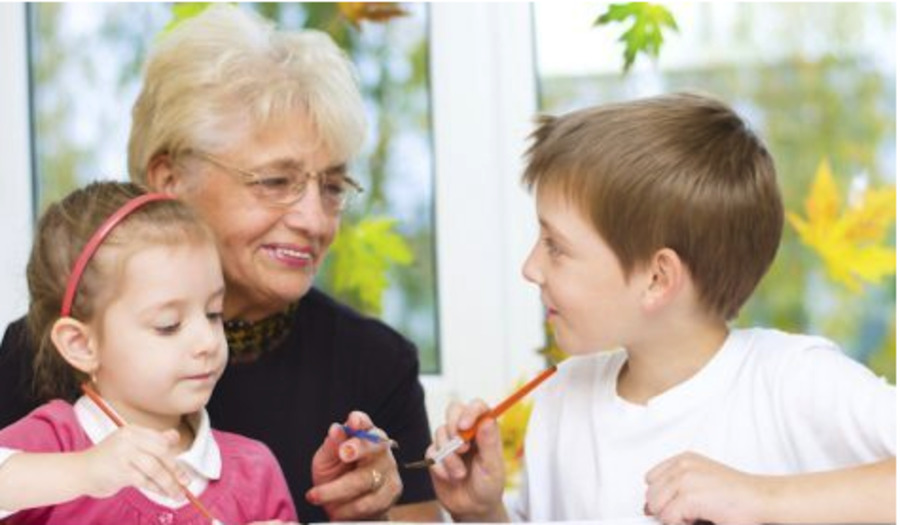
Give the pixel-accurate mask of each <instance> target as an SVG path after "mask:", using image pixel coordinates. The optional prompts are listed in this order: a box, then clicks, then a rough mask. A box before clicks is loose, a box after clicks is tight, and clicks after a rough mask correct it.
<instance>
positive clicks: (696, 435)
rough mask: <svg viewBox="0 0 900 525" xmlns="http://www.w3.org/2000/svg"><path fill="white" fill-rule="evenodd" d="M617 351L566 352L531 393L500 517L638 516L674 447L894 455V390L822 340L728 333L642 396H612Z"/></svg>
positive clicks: (851, 459) (821, 456)
mask: <svg viewBox="0 0 900 525" xmlns="http://www.w3.org/2000/svg"><path fill="white" fill-rule="evenodd" d="M626 359H627V354H626V353H625V352H624V350H619V351H615V352H604V353H600V354H596V355H590V356H581V357H572V358H569V359H567V360H566V361H564V362H563V363H562V365H561V366H560V368H559V371H558V373H557V374H556V377H553V378H551V379H550V380H548V382H547V383H546V384H545V385H543V386H542V388H541V389H540V390H539V391H538V393H537V395H536V401H535V407H534V410H533V412H532V415H531V421H530V423H529V427H528V434H527V436H526V438H525V465H526V468H525V471H524V473H523V483H522V487H521V493H520V495H519V497H518V498H517V499H516V500H515V501H514V502H513V503H512V505H511V508H510V514H511V515H512V516H514V517H515V518H518V519H525V520H540V521H548V520H601V519H610V520H612V519H625V518H638V517H641V516H642V515H643V507H644V502H645V492H646V484H645V482H644V476H645V474H646V473H647V472H648V471H649V470H650V469H652V468H653V467H654V466H656V465H657V464H659V463H660V462H662V461H663V460H665V459H668V458H670V457H672V456H674V455H676V454H679V453H682V452H686V451H693V452H696V453H698V454H702V455H704V456H707V457H709V458H711V459H713V460H715V461H719V462H721V463H724V464H726V465H729V466H730V467H732V468H735V469H737V470H740V471H743V472H747V473H753V474H775V475H777V474H791V473H800V472H810V471H819V470H832V469H836V468H841V467H846V466H850V465H855V464H860V463H870V462H873V461H877V460H881V459H886V458H889V457H891V456H894V455H895V454H896V434H897V422H896V404H897V398H896V394H895V389H894V387H893V386H891V385H889V384H888V383H887V382H886V381H884V380H883V379H881V378H877V377H876V376H875V375H874V374H872V372H871V371H869V370H868V369H867V368H866V367H864V366H862V365H860V364H859V363H857V362H856V361H853V360H852V359H850V358H849V357H847V356H845V355H844V354H843V353H842V352H841V351H840V349H839V348H838V347H837V346H835V345H834V343H832V342H830V341H828V340H826V339H822V338H819V337H811V336H803V335H793V334H787V333H784V332H779V331H776V330H765V329H750V330H734V331H732V332H731V333H730V334H729V336H728V338H727V339H726V341H725V343H724V345H723V346H722V348H721V349H720V350H719V352H717V353H716V355H715V356H714V357H713V358H712V359H711V360H710V362H709V363H707V364H706V366H704V368H703V369H702V370H700V371H699V372H698V373H697V374H695V375H694V376H693V377H691V378H690V379H688V380H687V381H685V382H683V383H681V384H679V385H677V386H675V387H673V388H671V389H669V390H668V391H666V392H664V393H662V394H660V395H658V396H657V397H655V398H653V399H651V400H650V401H649V402H648V403H647V404H646V405H636V404H633V403H630V402H628V401H625V400H624V399H622V398H620V397H619V396H618V395H617V393H616V379H617V377H618V374H619V370H620V369H621V367H622V365H623V364H624V363H625V361H626Z"/></svg>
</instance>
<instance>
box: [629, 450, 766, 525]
mask: <svg viewBox="0 0 900 525" xmlns="http://www.w3.org/2000/svg"><path fill="white" fill-rule="evenodd" d="M646 481H647V503H646V505H645V507H644V512H645V513H647V514H649V515H651V516H654V517H656V518H657V519H658V520H660V521H661V522H663V523H666V524H667V525H668V524H673V523H679V524H685V525H690V524H692V523H694V522H695V521H700V520H702V521H707V522H712V523H760V520H759V518H758V516H759V515H760V513H759V512H758V510H757V509H762V508H763V506H762V505H764V502H763V487H762V479H761V478H760V477H758V476H752V475H750V474H745V473H743V472H739V471H737V470H734V469H732V468H729V467H726V466H725V465H722V464H721V463H717V462H715V461H713V460H711V459H709V458H707V457H704V456H701V455H699V454H695V453H692V452H685V453H683V454H679V455H677V456H674V457H672V458H669V459H667V460H665V461H663V462H662V463H660V464H659V465H657V466H656V467H654V468H653V469H652V470H650V472H648V473H647V476H646Z"/></svg>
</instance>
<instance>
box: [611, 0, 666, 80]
mask: <svg viewBox="0 0 900 525" xmlns="http://www.w3.org/2000/svg"><path fill="white" fill-rule="evenodd" d="M628 19H633V22H632V25H631V27H629V28H628V29H627V30H625V32H624V33H622V35H621V36H620V37H619V41H620V42H624V43H625V51H624V52H623V56H624V58H625V65H624V66H623V68H622V72H623V73H627V72H628V70H629V69H631V66H632V65H633V64H634V60H635V59H636V58H637V55H638V53H644V54H646V55H648V56H650V57H651V58H657V57H659V50H660V48H661V47H662V44H663V28H669V29H671V30H673V31H678V24H676V23H675V17H674V16H672V13H671V12H670V11H669V10H668V9H666V8H665V7H663V6H661V5H658V4H650V3H647V2H629V3H627V4H612V5H610V6H609V9H608V10H607V11H606V12H605V13H603V14H602V15H600V16H599V17H597V19H596V20H595V21H594V25H595V26H602V25H607V24H611V23H613V22H625V21H626V20H628Z"/></svg>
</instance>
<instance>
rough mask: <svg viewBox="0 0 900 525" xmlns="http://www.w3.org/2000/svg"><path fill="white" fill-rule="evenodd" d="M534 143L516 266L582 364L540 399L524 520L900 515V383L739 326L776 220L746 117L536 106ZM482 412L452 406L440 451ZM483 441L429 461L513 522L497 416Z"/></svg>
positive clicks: (453, 508) (688, 103) (470, 511)
mask: <svg viewBox="0 0 900 525" xmlns="http://www.w3.org/2000/svg"><path fill="white" fill-rule="evenodd" d="M533 139H534V143H533V145H532V147H531V149H530V151H529V164H528V166H527V168H526V171H525V174H524V177H523V178H524V181H525V183H526V185H527V186H528V187H529V188H531V189H533V190H534V191H535V193H536V199H537V212H538V218H539V221H540V226H541V237H540V239H539V241H538V243H537V244H536V245H535V247H534V249H533V250H532V252H531V254H530V255H529V257H528V260H527V261H526V262H525V267H524V274H525V277H526V279H528V280H529V281H531V282H533V283H535V284H537V285H538V286H539V287H540V289H541V298H542V301H543V303H544V305H545V307H546V308H547V315H548V318H549V320H550V322H551V323H553V327H554V329H555V334H556V337H557V341H558V343H559V345H560V347H561V348H562V349H563V350H565V351H566V352H568V353H569V354H571V355H572V356H573V357H572V358H570V359H568V360H567V361H565V362H564V363H563V364H562V365H561V367H560V370H559V372H558V373H557V374H556V377H554V378H552V379H551V380H550V381H548V382H547V384H545V385H544V386H543V387H542V389H541V390H540V391H539V392H538V397H537V400H536V403H535V408H534V411H533V413H532V417H531V422H530V424H529V430H528V436H527V438H526V444H525V465H526V469H525V474H524V483H523V486H522V490H521V497H520V498H519V501H517V502H516V503H515V504H514V505H513V506H512V507H511V509H510V510H511V512H512V514H513V516H514V517H516V518H519V519H527V520H578V519H581V520H586V519H587V520H597V519H612V518H616V519H622V518H636V517H641V516H642V515H643V514H649V515H651V516H653V517H655V518H657V519H658V520H660V521H662V522H665V523H692V522H694V521H695V520H708V521H712V522H715V523H736V522H741V523H761V522H794V523H815V522H835V523H847V522H892V521H894V515H895V506H896V501H895V498H896V496H895V486H896V477H895V455H896V396H895V391H894V388H893V387H891V386H890V385H887V384H886V383H885V382H884V381H883V380H880V379H878V378H876V377H875V376H874V375H873V374H872V373H871V372H869V371H868V370H867V369H866V368H865V367H863V366H861V365H859V364H858V363H856V362H854V361H852V360H851V359H849V358H847V357H845V356H844V355H843V354H842V353H841V352H840V351H839V349H838V348H837V347H835V345H834V344H833V343H831V342H829V341H827V340H824V339H821V338H817V337H809V336H801V335H792V334H786V333H783V332H779V331H776V330H766V329H747V330H732V329H730V328H729V327H728V325H727V321H729V320H730V319H732V318H734V317H735V315H737V313H738V310H739V308H740V307H741V305H742V304H744V302H745V301H746V300H747V298H748V297H749V296H750V294H751V293H752V291H753V289H754V288H755V287H756V285H757V283H758V282H759V281H760V279H761V278H762V277H763V275H764V274H765V272H766V271H767V269H768V268H769V265H770V264H771V262H772V260H773V259H774V257H775V253H776V251H777V248H778V243H779V240H780V237H781V231H782V225H783V217H784V210H783V206H782V202H781V197H780V194H779V191H778V187H777V184H776V177H775V168H774V164H773V162H772V159H771V157H770V156H769V154H768V152H767V151H766V148H765V146H764V145H763V144H762V142H761V141H760V140H759V139H758V138H757V137H756V136H755V135H754V134H753V133H752V132H751V131H750V130H749V129H748V127H747V126H746V124H745V123H744V122H743V121H742V120H741V119H740V118H739V117H738V116H737V115H736V114H735V113H734V112H733V111H731V110H730V109H729V108H728V107H727V106H725V105H724V104H722V103H720V102H718V101H716V100H713V99H710V98H707V97H703V96H698V95H689V94H679V95H669V96H660V97H654V98H649V99H645V100H638V101H633V102H626V103H620V104H611V105H608V106H602V107H598V108H591V109H586V110H582V111H578V112H574V113H571V114H569V115H566V116H563V117H560V118H544V119H542V120H541V122H540V125H539V128H538V129H537V131H536V132H535V133H534V135H533ZM616 348H618V350H612V349H616ZM486 410H487V406H486V405H485V404H484V403H483V402H480V401H477V402H474V403H472V404H470V405H468V406H461V405H453V406H451V407H450V408H449V409H448V413H447V423H446V425H445V426H442V427H441V428H439V429H438V430H437V431H436V433H435V443H434V445H432V449H430V450H431V451H433V449H434V447H440V446H442V445H443V444H444V443H446V442H447V441H448V440H449V439H451V438H452V437H453V435H454V434H456V433H457V432H458V431H461V430H464V429H468V428H471V426H472V425H473V424H474V422H475V420H476V418H477V417H478V416H479V415H480V414H482V413H483V412H485V411H486ZM475 443H476V446H475V447H473V451H472V452H469V451H468V450H466V449H465V448H464V449H460V451H459V454H460V455H452V456H450V457H448V458H447V459H445V460H444V461H443V462H442V463H440V464H438V465H436V466H434V467H432V478H433V480H434V483H435V488H436V490H437V493H438V497H439V499H440V500H441V502H442V503H443V505H444V506H445V507H446V508H447V509H448V510H449V511H450V513H451V515H452V516H453V517H454V518H455V519H457V520H478V521H505V520H506V519H507V518H508V515H507V511H506V509H505V508H504V507H503V505H502V502H501V498H502V488H503V478H504V473H503V462H502V457H501V451H500V439H499V435H498V431H497V426H496V423H494V422H493V421H487V422H485V423H484V424H481V425H480V427H479V429H478V434H477V436H476V439H475Z"/></svg>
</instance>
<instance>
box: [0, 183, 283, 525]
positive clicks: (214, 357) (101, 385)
mask: <svg viewBox="0 0 900 525" xmlns="http://www.w3.org/2000/svg"><path fill="white" fill-rule="evenodd" d="M28 286H29V291H30V294H31V303H30V307H29V312H28V322H29V327H30V333H31V336H32V337H33V338H34V341H35V343H36V344H35V347H36V348H37V355H36V359H35V374H36V381H35V384H36V385H39V388H40V389H41V392H40V394H41V395H42V396H46V397H45V398H46V399H50V398H61V399H56V400H54V401H51V402H49V403H47V404H45V405H43V406H42V407H40V408H38V409H37V410H35V411H34V412H32V413H31V414H29V415H28V416H26V417H25V418H23V419H21V420H20V421H18V422H16V423H15V424H13V425H11V426H9V427H7V428H5V429H3V430H2V431H0V447H2V448H0V520H4V519H5V522H8V523H46V524H54V523H59V524H63V523H139V522H140V523H146V522H149V521H152V522H154V523H161V524H169V523H208V522H209V521H210V519H211V516H212V517H214V518H215V519H217V520H219V521H220V522H222V523H229V524H236V523H247V522H250V521H256V520H268V519H282V520H294V519H295V511H294V506H293V503H292V502H291V498H290V494H289V492H288V489H287V485H286V483H285V481H284V478H283V476H282V473H281V470H280V469H279V466H278V463H277V462H276V461H275V458H274V457H273V456H272V454H271V452H269V450H268V449H267V448H266V447H265V445H263V444H261V443H259V442H256V441H253V440H250V439H247V438H244V437H240V436H237V435H234V434H228V433H224V432H218V431H215V430H211V429H210V422H209V418H208V416H207V414H206V411H205V409H204V406H205V405H206V402H207V400H208V399H209V397H210V394H211V393H212V390H213V388H214V387H215V384H216V381H217V380H218V379H219V377H220V376H221V375H222V372H223V370H224V367H225V362H226V356H227V346H226V343H225V337H224V334H223V329H222V318H221V309H222V298H223V295H224V292H225V290H224V281H223V278H222V270H221V267H220V263H219V258H218V254H217V251H216V246H215V243H214V240H213V238H212V236H211V234H210V232H209V231H208V230H207V229H206V228H205V227H204V226H203V225H202V224H201V223H199V222H198V220H197V219H196V218H195V217H194V215H193V214H192V213H191V212H190V211H189V209H188V208H187V207H185V206H184V205H182V204H181V203H179V202H178V201H175V200H173V199H172V198H171V197H168V196H165V195H161V194H146V193H144V191H143V190H142V189H141V188H140V187H138V186H136V185H134V184H127V183H117V182H101V183H94V184H91V185H89V186H87V187H86V188H84V189H81V190H77V191H75V192H73V193H72V194H70V195H69V196H68V197H66V198H65V199H63V200H62V201H61V202H59V203H57V204H54V205H52V206H51V207H50V208H49V209H48V210H47V212H46V213H45V214H44V216H43V218H42V219H41V221H40V224H39V225H38V231H37V236H36V239H35V243H34V247H33V248H32V252H31V257H30V260H29V263H28ZM83 383H87V386H86V387H85V389H86V391H89V390H93V391H94V392H96V393H97V394H99V399H98V400H97V401H96V402H95V401H93V400H92V399H91V397H78V396H77V392H78V390H79V386H80V385H82V384H83ZM76 398H77V399H76ZM70 401H74V404H70V403H69V402H70ZM107 411H108V412H107ZM116 420H118V421H119V422H121V423H122V424H123V426H121V427H119V426H117V423H116ZM185 488H186V489H187V490H188V491H189V492H190V493H191V495H194V496H195V497H194V498H192V500H193V501H191V502H189V501H187V500H185V498H184V494H183V490H185ZM210 515H211V516H210Z"/></svg>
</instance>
